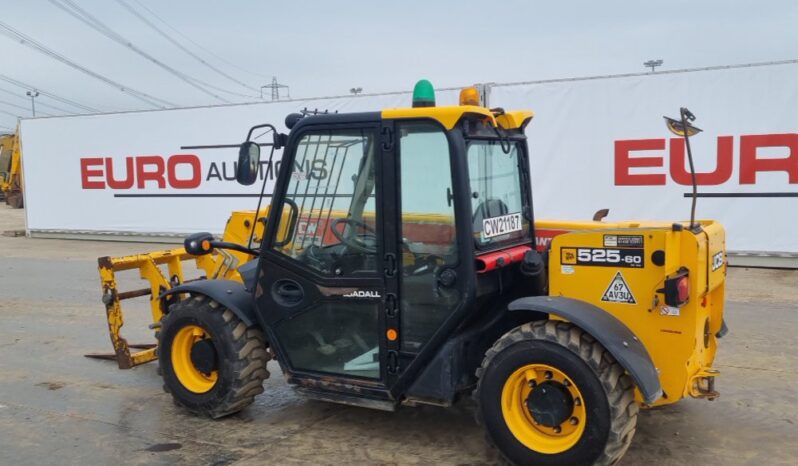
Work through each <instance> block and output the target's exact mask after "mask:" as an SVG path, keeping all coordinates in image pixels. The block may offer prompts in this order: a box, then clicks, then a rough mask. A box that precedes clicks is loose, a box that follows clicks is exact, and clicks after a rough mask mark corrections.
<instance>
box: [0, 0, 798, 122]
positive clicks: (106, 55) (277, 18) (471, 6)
mask: <svg viewBox="0 0 798 466" xmlns="http://www.w3.org/2000/svg"><path fill="white" fill-rule="evenodd" d="M59 5H60V7H59ZM125 5H127V6H128V8H125ZM75 7H77V9H78V10H82V12H83V13H84V14H85V13H87V14H88V15H90V16H91V17H92V18H93V19H88V20H87V21H88V22H89V23H91V24H95V25H96V26H97V27H98V28H100V29H101V30H103V31H105V32H106V33H107V34H109V35H111V36H112V37H114V38H115V39H116V40H117V41H114V40H112V39H111V38H109V37H106V36H104V35H103V34H101V33H100V32H98V31H97V30H95V29H92V28H91V27H89V26H88V25H87V24H86V23H85V22H82V21H81V20H79V19H77V18H75V17H74V16H71V15H70V14H69V13H67V11H65V9H66V10H68V11H72V12H73V13H74V12H76V11H77V10H76V9H75ZM130 10H132V11H133V12H135V13H138V14H139V15H141V16H143V17H144V18H145V19H146V20H147V21H149V22H150V23H152V24H154V25H155V26H157V27H158V28H159V29H160V30H161V31H163V32H164V33H166V35H167V36H168V37H169V38H171V39H172V40H173V41H176V42H177V43H178V44H180V45H182V47H183V49H186V50H188V51H189V53H187V52H186V51H185V50H183V49H181V48H180V47H178V46H177V45H175V44H174V43H172V42H170V41H169V39H167V38H165V37H164V36H163V35H161V34H159V33H158V32H157V31H155V30H154V29H152V28H151V27H150V26H149V25H148V24H147V23H145V22H144V21H142V19H140V18H139V17H137V16H136V15H135V14H134V13H133V12H131V11H130ZM76 14H78V15H79V16H80V14H81V13H76ZM153 14H154V15H155V16H154V15H153ZM83 18H84V19H85V18H86V16H83ZM797 24H798V2H794V1H789V0H756V1H734V0H705V1H696V0H694V1H684V0H670V1H659V2H652V1H631V0H629V1H615V0H606V1H587V0H580V1H559V2H555V1H547V2H540V1H506V2H499V1H494V2H485V1H482V2H477V1H470V0H458V1H439V2H432V1H429V0H428V1H417V0H405V1H395V2H385V1H375V0H371V1H347V0H339V1H316V2H310V1H299V0H294V1H283V2H274V1H264V0H228V1H213V2H212V1H208V0H169V1H166V0H163V1H156V0H25V1H22V0H0V56H1V57H2V59H1V60H0V130H3V129H7V128H10V127H13V126H14V125H15V121H16V117H17V116H21V117H25V118H27V117H30V116H31V112H30V99H29V98H28V97H27V96H26V95H25V92H26V91H27V90H29V89H28V88H27V87H25V86H17V85H14V84H11V83H9V82H8V81H4V80H2V77H7V78H11V79H12V80H15V81H17V82H20V83H23V84H24V85H26V86H31V87H36V88H38V89H41V90H44V91H45V92H47V93H49V94H51V95H55V96H58V97H62V98H66V99H68V100H69V101H71V102H75V103H78V104H82V105H83V106H86V107H90V108H92V109H94V110H98V111H103V112H112V111H124V110H135V109H152V108H157V107H159V106H160V107H163V106H196V105H212V104H222V103H225V102H243V101H254V100H259V99H260V87H261V86H263V85H266V84H269V83H271V79H272V77H273V76H274V77H276V78H277V79H278V81H279V82H280V83H284V84H287V85H289V86H290V88H289V91H290V96H291V97H292V98H306V97H318V96H333V95H345V94H348V93H349V90H350V89H351V88H353V87H361V88H362V89H363V92H364V93H378V92H390V91H400V90H409V89H412V86H413V84H414V83H415V82H416V81H417V80H418V79H420V78H427V79H429V80H431V81H432V83H433V84H434V85H435V86H436V87H454V86H462V85H469V84H473V83H480V82H518V81H533V80H540V79H553V78H566V77H579V76H593V75H606V74H618V73H634V72H643V71H645V68H644V67H643V62H644V61H646V60H649V59H662V60H663V61H664V64H663V66H662V67H661V68H660V70H673V69H683V68H696V67H705V66H714V65H729V64H743V63H754V62H768V61H779V60H789V59H796V58H798V27H796V25H797ZM8 28H11V30H12V31H14V32H9V29H8ZM18 33H21V34H23V35H25V36H26V37H27V38H29V39H32V40H34V41H35V42H37V43H39V44H41V45H42V46H44V47H46V48H47V49H49V50H51V51H54V52H56V53H58V54H60V56H62V57H64V58H66V59H68V60H70V61H72V62H74V63H77V64H78V65H80V66H82V67H83V68H85V69H86V70H88V71H89V72H90V73H94V74H97V75H101V76H102V78H104V79H106V80H110V81H112V82H113V84H112V85H111V84H108V83H107V82H104V81H102V80H100V79H97V78H96V77H91V76H88V75H87V74H85V73H82V72H80V71H77V70H75V69H73V68H71V67H69V66H67V65H65V64H64V63H62V62H59V61H57V60H56V59H53V58H52V57H49V56H46V55H43V54H41V53H40V52H38V51H36V50H34V49H32V48H30V47H29V46H28V45H26V44H29V43H26V44H23V43H20V39H19V36H14V35H15V34H18ZM9 35H11V36H14V37H15V38H10V37H9ZM120 42H121V43H120ZM131 45H132V47H135V48H136V49H137V50H140V51H142V52H143V53H145V54H147V55H148V56H149V57H150V58H145V57H143V56H141V55H139V54H137V53H136V52H134V51H133V50H132V49H131ZM192 54H193V55H194V56H192ZM151 60H156V61H158V62H160V63H161V64H162V66H160V65H156V64H155V63H153V62H152V61H151ZM203 62H204V63H203ZM206 64H208V65H210V66H211V67H213V68H215V69H212V68H211V67H209V66H206ZM164 68H169V69H170V70H172V71H171V72H170V71H167V70H166V69H164ZM175 74H177V75H179V76H180V77H178V76H176V75H175ZM225 75H226V76H225ZM190 83H192V84H190ZM117 86H123V87H124V88H125V89H135V90H136V91H138V92H141V93H144V94H146V97H144V98H143V99H140V98H135V97H133V96H131V95H130V94H128V93H125V92H122V91H120V90H119V89H118V87H117ZM264 92H265V93H266V96H265V99H266V100H269V99H270V94H269V92H270V91H269V90H268V89H265V90H264ZM283 92H284V90H283ZM152 99H155V100H152ZM36 103H37V105H38V107H37V110H38V116H44V115H43V114H51V115H60V114H65V113H67V112H81V111H82V112H85V111H86V110H85V109H84V110H81V109H79V108H77V107H75V106H74V105H72V104H66V103H63V102H59V101H57V100H53V98H52V97H50V96H47V95H42V94H40V95H39V97H37V98H36Z"/></svg>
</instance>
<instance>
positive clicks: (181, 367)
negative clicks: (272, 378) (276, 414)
mask: <svg viewBox="0 0 798 466" xmlns="http://www.w3.org/2000/svg"><path fill="white" fill-rule="evenodd" d="M158 340H159V341H158V353H159V354H158V359H159V365H160V371H161V375H162V376H163V380H164V389H165V390H166V391H168V392H169V393H171V394H172V397H173V398H174V400H175V403H177V404H178V405H180V406H182V407H184V408H186V409H188V410H189V411H191V412H193V413H195V414H199V415H205V416H210V417H213V418H218V417H222V416H226V415H228V414H232V413H235V412H237V411H240V410H241V409H243V408H244V407H245V406H247V405H249V404H251V403H252V402H253V400H254V398H255V396H256V395H258V394H260V393H262V392H263V381H264V380H265V379H266V378H268V377H269V372H268V371H267V370H266V363H267V362H268V360H269V352H268V351H267V349H266V344H265V341H264V338H263V333H262V332H261V330H260V329H257V328H247V326H246V325H245V324H244V323H243V322H242V321H241V320H240V319H239V318H238V317H236V315H235V314H234V313H233V312H232V311H230V310H229V309H226V308H224V307H223V306H222V305H221V304H219V303H217V302H216V301H213V300H211V299H210V298H208V297H205V296H193V297H191V298H189V299H187V300H184V301H180V302H178V303H176V304H175V305H173V306H172V307H171V309H170V311H169V313H168V314H167V315H166V316H164V318H163V320H162V321H161V331H160V333H159V338H158Z"/></svg>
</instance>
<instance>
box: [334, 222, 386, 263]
mask: <svg viewBox="0 0 798 466" xmlns="http://www.w3.org/2000/svg"><path fill="white" fill-rule="evenodd" d="M341 223H343V224H344V225H351V226H353V227H362V228H363V229H364V230H366V232H367V234H358V235H356V236H352V237H349V238H345V237H344V234H343V233H342V232H340V231H338V225H339V224H341ZM330 231H331V232H332V234H333V236H335V237H336V238H337V239H338V241H340V242H341V243H343V244H345V245H347V246H349V247H351V248H352V249H354V250H356V251H359V252H364V253H367V254H374V253H376V252H377V247H376V244H377V232H376V231H375V230H374V228H372V227H371V226H370V225H368V224H366V223H363V222H361V221H360V220H355V219H352V218H336V219H335V220H333V221H332V223H331V224H330ZM368 237H372V238H374V246H371V245H369V244H367V243H366V242H365V241H364V239H366V238H368Z"/></svg>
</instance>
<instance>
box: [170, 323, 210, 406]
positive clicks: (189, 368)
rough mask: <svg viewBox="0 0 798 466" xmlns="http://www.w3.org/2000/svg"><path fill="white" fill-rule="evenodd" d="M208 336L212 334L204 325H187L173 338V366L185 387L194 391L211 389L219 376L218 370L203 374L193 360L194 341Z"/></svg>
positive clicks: (201, 391) (203, 391)
mask: <svg viewBox="0 0 798 466" xmlns="http://www.w3.org/2000/svg"><path fill="white" fill-rule="evenodd" d="M206 338H207V339H210V335H208V332H206V331H205V330H204V329H203V328H202V327H198V326H196V325H186V326H185V327H183V328H181V329H180V330H178V331H177V334H176V335H175V338H174V340H172V368H173V369H174V371H175V375H176V376H177V380H179V381H180V383H181V384H182V385H183V387H185V388H186V390H189V391H191V392H194V393H206V392H208V391H210V389H212V388H213V386H214V385H216V379H217V378H218V374H217V372H216V371H212V372H211V373H210V374H203V373H202V372H200V371H199V369H197V368H196V367H194V363H193V362H192V361H191V348H192V347H193V346H194V343H196V342H198V341H200V340H203V339H206Z"/></svg>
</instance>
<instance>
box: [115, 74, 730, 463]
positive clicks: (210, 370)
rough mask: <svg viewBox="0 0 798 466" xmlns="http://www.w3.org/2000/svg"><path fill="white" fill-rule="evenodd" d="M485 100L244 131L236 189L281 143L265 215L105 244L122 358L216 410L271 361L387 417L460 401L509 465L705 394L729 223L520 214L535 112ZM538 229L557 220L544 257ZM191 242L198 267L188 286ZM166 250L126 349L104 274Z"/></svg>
mask: <svg viewBox="0 0 798 466" xmlns="http://www.w3.org/2000/svg"><path fill="white" fill-rule="evenodd" d="M479 102H480V101H479V96H478V92H477V91H476V89H474V88H468V89H465V90H463V91H462V93H461V105H459V106H448V107H436V106H435V104H434V93H433V91H432V88H431V86H430V85H429V83H428V82H426V81H421V82H419V84H418V85H417V86H416V90H415V92H414V101H413V107H412V108H394V109H385V110H382V111H378V112H368V113H352V114H323V115H302V114H291V115H289V116H288V117H287V118H286V126H287V127H288V128H289V129H290V133H289V134H287V135H286V134H280V133H278V132H277V130H276V129H275V128H274V127H273V126H271V125H261V126H256V127H254V128H252V129H251V130H250V131H249V136H248V138H247V142H245V143H243V144H242V146H241V150H240V154H239V160H238V165H237V178H238V180H239V182H241V183H243V184H252V183H254V182H255V181H256V179H257V178H258V177H259V176H261V177H263V172H264V171H265V169H268V168H273V167H274V166H276V164H275V161H274V160H272V157H270V158H269V160H266V161H261V160H260V147H261V146H263V147H267V148H270V151H271V155H272V156H273V155H274V150H275V149H279V148H283V156H282V163H281V165H280V167H279V175H278V177H277V181H276V184H275V186H274V192H273V196H272V198H271V205H270V206H269V208H268V211H267V210H265V209H264V210H261V209H260V206H259V208H258V209H257V210H256V211H255V212H258V214H255V213H254V212H253V213H250V214H246V213H236V214H234V216H233V217H232V218H231V220H230V222H229V223H228V228H227V230H226V233H225V238H224V239H225V240H227V241H217V240H216V239H215V238H214V237H213V235H211V234H209V233H198V234H195V235H192V236H190V237H188V238H187V239H186V241H185V250H175V251H172V252H165V253H159V255H157V257H156V256H149V257H143V256H138V257H134V256H132V257H129V258H123V259H117V260H116V262H114V260H111V259H110V258H104V259H101V262H100V265H101V267H100V272H101V275H102V276H103V289H104V293H105V295H104V301H105V302H106V306H107V309H108V311H109V314H108V315H109V325H110V326H111V332H112V339H113V338H114V337H116V339H115V340H114V346H115V348H116V349H117V359H118V360H119V361H120V366H123V363H122V361H123V360H124V361H126V362H125V364H124V366H125V367H129V366H130V365H133V364H138V363H141V362H145V361H146V360H148V359H154V358H155V357H156V355H157V358H158V360H159V364H160V370H161V373H162V376H163V379H164V382H165V387H166V388H167V390H168V391H169V392H171V394H172V396H173V397H174V400H175V401H176V402H177V403H178V404H179V405H181V406H183V407H185V408H186V409H188V410H189V411H191V412H193V413H196V414H199V415H207V416H210V417H214V418H216V417H221V416H225V415H228V414H231V413H234V412H236V411H239V410H241V409H242V408H244V407H245V406H247V405H249V404H250V403H252V401H253V398H254V396H256V395H258V394H259V393H261V392H262V391H263V387H262V384H263V381H264V379H266V378H267V377H268V376H269V373H268V372H267V370H266V363H267V361H269V360H270V359H272V358H274V359H276V360H277V362H278V363H279V365H280V368H281V370H282V372H283V373H284V375H285V376H286V379H287V381H288V382H289V383H290V384H293V385H295V386H296V388H297V389H298V390H299V391H301V392H302V393H304V394H306V395H307V396H310V397H313V398H316V399H322V400H327V401H333V402H339V403H345V404H351V405H357V406H365V407H370V408H376V409H384V410H394V409H396V408H397V407H398V406H399V405H402V404H405V405H415V404H422V403H426V404H433V405H442V406H448V405H451V404H452V403H454V402H456V401H457V400H458V399H459V398H461V397H463V396H468V395H471V396H472V397H473V398H474V400H475V401H476V403H477V405H478V407H477V416H478V422H480V423H481V424H482V425H484V427H485V429H486V431H487V433H488V437H489V439H490V440H491V441H492V442H493V443H494V444H495V445H496V446H497V447H498V449H499V451H500V452H501V453H502V455H504V457H505V458H506V459H507V460H509V461H510V462H512V463H515V464H535V465H590V464H596V465H609V464H614V463H615V462H617V461H618V459H619V458H620V457H621V456H622V455H623V454H624V452H625V451H626V449H627V448H628V446H629V444H630V442H631V440H632V436H633V435H634V432H635V425H636V421H637V414H638V409H639V408H640V407H643V408H645V407H651V406H657V405H664V404H669V403H674V402H676V401H678V400H680V399H681V398H683V397H685V396H693V397H705V398H710V399H712V398H714V397H716V396H717V392H715V390H714V380H715V377H716V376H717V375H718V372H717V370H715V369H713V368H712V362H713V359H714V357H715V351H716V339H717V338H719V337H720V336H722V334H723V333H724V332H725V325H724V324H723V299H724V296H723V295H724V281H725V270H726V260H725V249H724V231H723V228H722V227H721V226H720V225H719V224H717V223H715V222H712V221H699V222H694V221H693V220H692V219H691V221H690V222H676V223H664V222H621V223H608V222H603V221H601V220H600V219H597V220H594V221H590V222H556V221H555V222H551V221H549V222H546V221H538V222H534V217H533V209H532V191H531V184H530V169H531V170H534V169H535V167H534V166H533V167H530V163H529V154H528V149H527V143H526V137H525V135H524V127H525V126H526V125H527V124H528V123H529V122H530V120H531V119H532V113H530V112H525V111H504V110H502V109H498V108H496V109H488V108H485V107H482V106H480V105H479ZM678 123H679V122H676V123H674V124H675V128H676V130H677V131H679V130H681V131H684V130H686V129H688V128H692V126H691V125H689V124H688V123H686V122H685V120H684V115H683V118H682V123H683V125H682V126H679V124H678ZM255 131H258V132H261V131H263V132H271V133H272V134H273V142H271V143H268V144H263V143H258V142H256V141H253V140H251V139H252V135H253V134H254V133H255ZM273 164H275V165H273ZM551 182H559V181H558V180H552V181H551ZM264 183H265V180H264ZM264 187H265V184H264ZM266 212H268V214H266ZM242 228H243V229H244V234H240V233H239V234H238V235H237V236H236V235H235V234H233V233H232V232H234V231H235V230H236V229H242ZM540 234H547V235H556V236H554V237H553V239H552V240H551V242H550V243H549V245H548V247H546V248H544V249H543V250H541V251H539V250H536V248H535V244H536V243H535V239H536V236H537V235H540ZM234 237H236V238H238V240H237V241H232V240H231V239H232V238H234ZM253 237H254V241H253ZM247 240H248V241H247ZM253 244H255V245H256V246H255V247H253ZM223 250H227V251H225V252H222V251H223ZM219 254H226V256H225V257H224V259H220V260H216V261H215V262H214V261H211V262H206V263H203V262H201V261H203V260H210V258H214V257H215V258H219V257H221V256H219ZM232 255H235V257H236V262H239V263H243V265H241V266H240V267H238V268H237V270H235V268H231V267H230V258H231V257H233V256H232ZM188 257H194V258H196V259H197V261H198V263H199V265H200V266H201V267H202V268H203V269H204V270H205V271H206V272H207V276H208V278H209V279H207V280H197V281H192V282H183V280H182V272H181V271H180V270H181V269H180V267H179V263H180V259H185V258H188ZM206 258H207V259H206ZM250 259H251V260H250ZM142 261H143V262H142ZM145 262H146V266H145V265H141V264H144V263H145ZM164 263H167V264H168V265H169V273H170V275H171V276H172V277H173V279H172V280H166V279H165V278H163V277H162V279H160V282H158V283H160V284H157V283H156V281H157V280H156V281H153V280H152V279H151V282H152V283H153V286H152V289H151V290H149V291H148V290H143V292H141V293H139V295H142V294H148V293H152V303H153V316H154V319H155V320H156V322H155V323H154V327H155V328H156V329H157V338H158V344H157V353H156V348H150V349H148V350H146V351H145V352H142V353H137V354H138V355H139V356H140V357H139V359H135V358H134V359H131V355H130V352H129V349H128V347H127V343H126V342H125V341H124V339H121V341H120V339H119V335H118V330H119V326H121V322H122V321H121V308H119V299H122V298H125V297H131V296H133V295H134V294H135V293H134V292H128V293H127V294H126V293H117V291H116V288H115V282H114V279H113V270H112V269H115V267H116V266H117V265H118V266H119V267H118V268H132V267H137V266H138V265H141V266H140V268H141V270H142V276H143V277H145V278H150V277H151V276H150V275H148V274H150V273H157V272H154V270H155V269H154V267H157V265H158V264H164ZM137 264H138V265H137ZM222 266H224V267H222ZM220 267H221V268H223V270H220ZM147 271H148V272H147ZM225 277H226V278H225ZM212 278H215V279H212ZM123 295H125V296H123ZM115 332H116V333H115ZM125 358H127V359H125Z"/></svg>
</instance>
